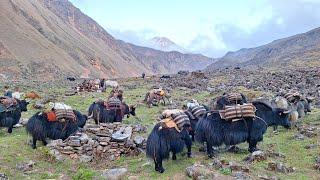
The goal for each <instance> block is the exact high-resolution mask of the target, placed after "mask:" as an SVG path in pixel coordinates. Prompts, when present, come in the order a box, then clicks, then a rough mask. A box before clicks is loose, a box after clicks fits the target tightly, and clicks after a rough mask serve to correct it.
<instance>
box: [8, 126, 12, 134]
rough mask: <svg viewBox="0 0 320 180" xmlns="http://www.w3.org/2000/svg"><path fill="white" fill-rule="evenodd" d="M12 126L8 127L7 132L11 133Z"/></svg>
mask: <svg viewBox="0 0 320 180" xmlns="http://www.w3.org/2000/svg"><path fill="white" fill-rule="evenodd" d="M12 128H13V127H12V126H10V127H8V133H9V134H11V133H12Z"/></svg>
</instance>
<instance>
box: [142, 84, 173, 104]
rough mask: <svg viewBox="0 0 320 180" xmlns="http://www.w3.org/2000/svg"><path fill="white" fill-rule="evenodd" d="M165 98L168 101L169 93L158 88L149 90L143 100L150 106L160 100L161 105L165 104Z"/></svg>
mask: <svg viewBox="0 0 320 180" xmlns="http://www.w3.org/2000/svg"><path fill="white" fill-rule="evenodd" d="M166 99H167V101H168V102H169V103H170V102H171V101H170V95H169V94H168V92H166V91H164V90H163V89H161V88H159V89H152V90H151V91H149V92H148V93H147V94H146V96H145V98H144V100H143V101H144V102H146V103H147V105H148V107H149V108H150V107H151V105H154V106H157V105H158V104H159V103H160V101H162V102H163V105H164V106H165V105H166Z"/></svg>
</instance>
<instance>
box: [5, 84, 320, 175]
mask: <svg viewBox="0 0 320 180" xmlns="http://www.w3.org/2000/svg"><path fill="white" fill-rule="evenodd" d="M136 81H137V80H135V79H130V80H128V81H127V82H125V83H126V84H135V83H137V84H139V85H140V84H141V82H140V81H139V80H138V81H137V82H136ZM150 86H151V85H148V86H139V88H137V89H125V94H124V97H125V101H126V102H127V103H128V104H137V103H138V102H141V101H142V100H143V98H144V95H145V93H146V92H147V90H149V88H150ZM238 89H240V90H241V91H243V92H245V94H248V93H252V94H253V95H254V96H257V95H261V94H262V92H257V91H251V90H247V89H243V88H242V87H238ZM109 90H110V89H109ZM109 90H108V92H109ZM53 92H55V93H62V94H63V92H64V89H51V90H49V92H48V93H53ZM189 93H190V92H188V91H182V90H174V92H172V93H171V95H172V99H173V102H179V103H180V104H183V103H185V102H186V101H187V100H188V99H191V98H193V99H197V100H199V101H200V102H205V103H208V102H209V101H210V100H211V99H212V98H213V97H216V96H218V94H215V95H210V94H209V93H207V92H204V93H195V94H192V95H191V96H190V95H187V94H189ZM107 95H108V94H107V93H81V94H78V95H76V96H71V97H65V96H60V97H59V101H62V102H65V103H66V104H70V105H72V106H73V107H74V108H75V109H77V110H80V111H81V112H83V113H87V109H88V107H89V105H90V104H91V103H92V102H93V101H95V100H97V99H105V98H106V97H107ZM181 100H182V102H180V101H181ZM165 108H166V107H164V106H162V105H159V106H157V107H152V108H148V107H147V106H146V105H144V104H139V105H138V108H137V110H136V112H137V117H138V118H136V117H132V116H131V117H130V118H128V119H127V118H125V119H124V123H126V124H143V125H145V126H147V127H148V131H149V132H150V131H151V130H152V128H153V126H154V124H155V123H156V118H157V116H158V115H159V113H160V112H161V111H162V110H164V109H165ZM37 111H38V110H36V109H32V108H31V105H30V107H29V111H28V112H26V113H23V118H29V117H30V116H32V114H34V113H35V112H37ZM319 122H320V110H315V111H313V113H311V114H310V115H308V116H306V118H305V119H304V120H303V122H302V123H303V124H319ZM318 127H319V126H318ZM295 133H296V130H295V129H292V130H286V129H282V128H280V133H279V134H278V135H275V134H273V133H272V131H271V129H270V130H269V131H268V132H267V133H266V134H265V135H264V141H263V142H261V143H260V144H259V145H258V146H259V148H260V149H262V150H266V149H268V147H270V146H272V147H273V150H274V151H275V152H280V153H281V154H284V155H285V156H286V158H285V159H283V158H268V159H267V160H266V161H263V162H255V163H252V164H250V165H249V167H250V175H251V176H253V177H257V176H258V175H269V176H272V175H276V176H277V177H279V178H281V179H320V173H319V172H318V171H316V170H314V169H313V168H312V166H313V164H314V158H315V157H316V156H317V155H318V156H319V155H320V150H319V147H318V148H316V149H311V150H307V149H305V148H304V147H305V146H306V145H308V144H312V143H315V144H318V145H319V144H320V143H319V136H318V137H314V138H305V140H303V141H297V140H293V138H292V136H293V135H294V134H295ZM142 135H143V136H144V137H147V134H142ZM29 139H30V137H29V136H28V135H27V134H26V132H25V129H24V128H19V129H14V131H13V133H12V134H7V133H6V129H4V128H1V129H0V149H1V150H0V172H1V173H5V174H6V175H8V176H9V177H10V178H11V179H93V178H95V179H97V178H99V177H100V174H101V171H102V170H104V169H107V168H113V167H126V168H128V170H129V176H137V177H138V178H139V179H188V177H187V176H186V175H185V168H186V167H188V166H190V165H192V164H194V163H196V162H202V163H210V162H212V160H211V159H208V158H207V156H206V154H205V153H202V152H201V153H200V152H199V151H198V149H199V147H200V145H199V144H195V145H194V146H193V149H192V151H193V155H194V157H193V158H187V157H186V156H183V155H178V157H177V158H178V159H177V160H176V161H172V160H168V161H165V162H164V164H163V165H164V168H165V169H166V171H165V173H163V174H159V173H157V172H155V171H154V164H153V161H151V160H149V159H147V158H146V157H145V155H144V154H141V155H139V156H136V157H121V158H120V159H119V160H116V161H112V162H104V161H102V162H101V164H83V163H80V162H78V161H73V160H69V159H67V160H65V161H63V162H58V161H56V160H54V158H52V157H51V156H50V155H49V153H48V149H47V148H46V147H43V146H42V144H41V143H39V142H38V149H37V150H33V149H32V148H31V147H30V146H29V145H28V144H27V143H28V141H29ZM239 147H241V148H243V149H247V147H248V145H247V144H245V143H244V144H240V145H239ZM248 154H249V153H241V154H234V153H228V152H222V153H219V154H218V155H217V158H219V159H225V160H227V161H233V162H237V163H239V164H243V165H246V164H245V162H244V161H243V159H244V158H245V157H246V156H248ZM29 160H33V161H35V162H36V164H35V167H34V168H33V170H32V171H31V172H27V173H23V172H20V171H18V170H17V169H16V165H17V164H19V163H25V162H28V161H29ZM270 161H277V162H278V161H280V162H283V163H284V164H286V165H287V166H293V167H295V168H296V171H295V172H294V173H291V174H288V175H284V174H281V173H275V172H270V171H267V170H266V167H267V164H268V162H270ZM217 172H219V173H221V174H225V175H230V174H231V172H230V170H229V169H221V170H217Z"/></svg>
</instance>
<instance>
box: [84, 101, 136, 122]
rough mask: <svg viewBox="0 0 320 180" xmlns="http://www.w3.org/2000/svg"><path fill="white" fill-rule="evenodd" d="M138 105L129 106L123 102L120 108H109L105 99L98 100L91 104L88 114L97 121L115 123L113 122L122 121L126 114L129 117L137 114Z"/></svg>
mask: <svg viewBox="0 0 320 180" xmlns="http://www.w3.org/2000/svg"><path fill="white" fill-rule="evenodd" d="M135 110H136V107H135V106H128V105H127V104H125V103H122V104H121V108H120V109H107V108H106V105H105V102H104V101H97V102H94V103H92V104H91V105H90V107H89V112H88V116H89V117H90V118H93V119H94V121H95V123H96V124H98V122H100V123H107V122H110V123H113V122H122V119H123V118H124V116H125V115H127V117H129V116H130V114H131V115H133V116H135V115H136V112H135Z"/></svg>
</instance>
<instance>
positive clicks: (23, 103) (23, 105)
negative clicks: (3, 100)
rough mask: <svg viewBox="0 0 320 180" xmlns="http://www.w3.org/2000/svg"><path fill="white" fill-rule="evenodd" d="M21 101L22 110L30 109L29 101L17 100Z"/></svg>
mask: <svg viewBox="0 0 320 180" xmlns="http://www.w3.org/2000/svg"><path fill="white" fill-rule="evenodd" d="M17 101H18V103H19V107H20V110H21V111H28V109H27V107H28V104H29V102H27V101H26V100H17Z"/></svg>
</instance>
